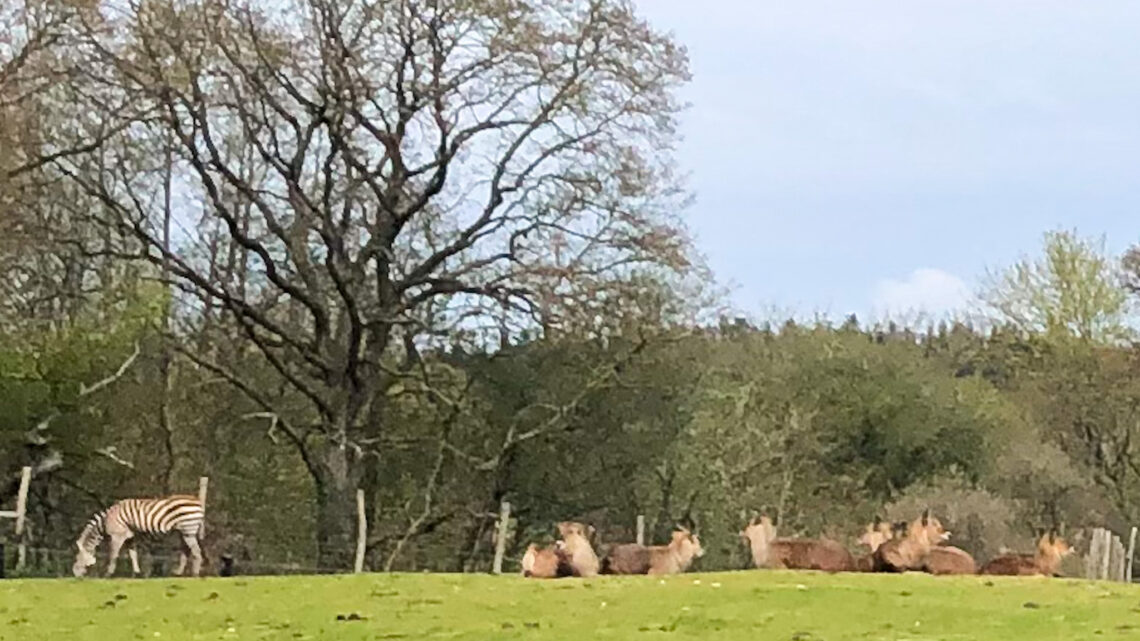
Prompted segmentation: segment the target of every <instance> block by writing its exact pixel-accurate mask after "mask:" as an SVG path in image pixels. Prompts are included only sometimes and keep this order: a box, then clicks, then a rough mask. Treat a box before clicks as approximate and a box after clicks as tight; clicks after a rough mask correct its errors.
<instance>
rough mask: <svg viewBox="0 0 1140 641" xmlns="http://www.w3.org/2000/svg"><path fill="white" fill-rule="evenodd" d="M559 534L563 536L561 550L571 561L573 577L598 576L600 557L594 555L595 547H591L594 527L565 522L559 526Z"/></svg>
mask: <svg viewBox="0 0 1140 641" xmlns="http://www.w3.org/2000/svg"><path fill="white" fill-rule="evenodd" d="M558 533H559V534H561V535H562V546H561V548H562V550H563V552H564V553H565V555H566V558H567V559H568V561H569V564H570V570H571V572H572V573H573V575H574V576H580V577H592V576H597V575H598V555H597V554H594V547H593V546H592V545H590V537H591V536H593V534H594V526H592V525H583V524H581V523H574V522H573V521H563V522H561V523H559V524H558Z"/></svg>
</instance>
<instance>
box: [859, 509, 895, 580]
mask: <svg viewBox="0 0 1140 641" xmlns="http://www.w3.org/2000/svg"><path fill="white" fill-rule="evenodd" d="M893 536H894V532H892V531H891V524H890V523H888V522H885V521H882V520H881V519H879V517H877V516H876V517H875V520H874V521H873V522H871V523H869V524H868V525H867V528H866V529H865V530H863V534H861V535H860V536H859V538H858V540H857V541H856V543H858V544H859V545H865V546H867V554H863V555H860V556H858V557H856V559H855V570H856V571H857V572H871V571H873V570H874V569H875V559H874V555H875V550H878V549H879V546H880V545H882V544H884V543H886V542H887V541H889V540H891V538H892V537H893Z"/></svg>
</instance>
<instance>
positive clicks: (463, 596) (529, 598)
mask: <svg viewBox="0 0 1140 641" xmlns="http://www.w3.org/2000/svg"><path fill="white" fill-rule="evenodd" d="M42 639H51V640H53V641H55V640H57V639H68V640H69V641H74V640H84V639H91V640H93V641H95V640H98V641H103V640H109V639H114V640H116V641H118V640H129V639H148V640H155V639H159V640H162V641H175V640H182V639H223V640H224V639H284V640H289V641H295V640H303V639H349V640H356V639H359V640H364V639H368V640H370V641H371V640H378V639H472V640H476V639H478V640H487V639H528V640H547V639H548V640H555V639H557V640H567V639H576V640H579V641H585V640H591V639H637V640H652V639H741V640H743V639H747V640H749V641H761V640H763V641H817V640H825V641H841V640H844V639H900V640H901V639H908V640H913V641H918V640H923V639H930V640H942V641H951V640H956V639H1000V640H1002V641H1018V640H1022V639H1024V640H1025V641H1031V640H1032V641H1039V640H1047V639H1140V589H1136V588H1133V587H1130V586H1125V585H1122V584H1108V583H1090V582H1086V581H1070V580H1058V579H1032V578H1030V579H1007V578H993V579H990V578H986V577H962V578H935V577H931V576H926V575H919V574H914V575H906V576H889V575H856V574H850V575H835V576H828V575H820V574H814V573H784V572H732V573H720V574H687V575H682V576H673V577H668V578H666V579H664V580H658V579H656V578H651V577H622V578H613V577H603V578H599V579H595V580H586V581H580V580H562V581H529V580H524V579H522V578H519V577H513V576H512V577H498V578H496V577H489V576H462V575H438V574H437V575H426V574H423V575H408V574H405V575H363V576H329V577H264V578H236V579H197V580H195V579H187V580H170V579H150V580H143V581H132V580H116V581H106V580H97V579H89V580H84V581H75V580H25V581H0V640H2V641H39V640H42Z"/></svg>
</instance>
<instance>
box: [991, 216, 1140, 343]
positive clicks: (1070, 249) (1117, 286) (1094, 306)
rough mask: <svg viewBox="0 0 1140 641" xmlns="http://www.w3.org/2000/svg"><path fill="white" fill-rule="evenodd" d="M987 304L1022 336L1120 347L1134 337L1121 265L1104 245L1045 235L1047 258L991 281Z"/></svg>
mask: <svg viewBox="0 0 1140 641" xmlns="http://www.w3.org/2000/svg"><path fill="white" fill-rule="evenodd" d="M982 298H983V301H984V302H985V303H987V304H988V305H989V307H990V308H991V310H992V311H993V312H994V313H995V314H996V316H997V318H998V319H999V320H1000V321H1002V322H1007V323H1011V324H1012V325H1013V326H1014V327H1017V328H1018V329H1019V330H1021V331H1022V332H1026V333H1043V334H1046V335H1048V336H1073V337H1077V338H1081V339H1084V340H1091V341H1097V342H1116V341H1120V340H1124V339H1126V338H1128V337H1129V336H1131V328H1130V327H1129V325H1128V311H1129V309H1128V304H1127V303H1128V301H1127V295H1126V292H1125V290H1124V289H1123V288H1122V272H1121V267H1120V263H1119V261H1117V259H1115V258H1114V257H1112V256H1109V255H1108V254H1107V253H1106V251H1105V248H1104V241H1103V240H1101V241H1092V240H1087V239H1083V238H1080V237H1079V236H1077V234H1076V232H1068V231H1060V232H1050V233H1048V234H1046V235H1045V244H1044V250H1043V254H1042V256H1040V257H1038V258H1035V259H1029V258H1026V259H1023V260H1021V261H1019V262H1018V263H1016V264H1014V265H1013V266H1011V267H1009V268H1007V269H1005V270H1004V271H1002V272H999V273H997V274H994V275H991V277H990V282H989V284H988V286H987V288H986V290H985V291H984V292H983V295H982Z"/></svg>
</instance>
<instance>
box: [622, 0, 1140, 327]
mask: <svg viewBox="0 0 1140 641" xmlns="http://www.w3.org/2000/svg"><path fill="white" fill-rule="evenodd" d="M638 6H639V9H640V11H641V13H642V15H644V16H646V17H647V18H649V20H650V21H651V22H652V23H653V24H654V25H656V26H657V27H658V28H661V29H665V30H668V31H672V32H673V33H674V34H675V35H676V36H677V38H678V39H679V40H680V41H681V42H682V43H684V44H685V45H686V46H687V48H688V50H689V55H690V57H691V61H692V70H693V74H694V81H693V83H692V84H691V85H690V86H688V87H687V88H686V89H685V91H684V97H685V98H686V99H687V100H688V101H689V102H691V103H692V107H691V109H690V110H689V111H688V112H687V113H686V114H685V118H684V135H685V142H684V144H683V145H682V147H681V149H680V160H681V164H682V166H683V167H684V169H686V170H687V171H688V172H690V175H691V184H690V186H691V187H692V188H693V189H694V190H695V192H696V196H697V202H696V204H695V205H694V207H693V208H692V209H691V210H690V211H689V212H688V221H689V224H690V226H691V228H692V230H693V231H694V232H695V234H696V236H697V240H698V243H699V247H700V249H701V251H702V252H703V253H704V254H705V255H706V256H707V257H708V259H709V262H710V263H711V265H712V267H713V269H714V270H715V271H716V273H717V275H718V277H719V278H720V279H721V280H722V281H724V282H726V283H728V284H730V285H732V286H733V287H734V289H733V301H734V302H735V303H736V304H737V305H738V306H740V307H741V308H743V309H746V310H751V311H754V312H763V311H764V310H766V309H769V308H771V307H777V308H780V309H785V310H795V311H797V312H799V313H805V314H806V313H812V312H824V313H828V314H830V315H832V316H836V317H838V316H840V315H842V314H846V313H849V312H852V311H854V312H857V313H859V314H860V315H861V316H864V317H865V316H868V315H871V314H879V313H881V312H883V311H885V310H888V309H894V310H899V311H907V310H910V309H914V308H924V309H926V310H927V311H929V312H932V313H938V312H941V311H943V310H945V309H947V308H954V307H957V306H959V305H960V304H961V303H962V300H963V298H964V296H965V295H966V293H968V292H969V291H972V290H973V289H975V287H976V285H977V283H978V282H979V280H980V278H981V277H982V276H983V275H984V273H985V270H986V268H987V267H991V268H993V267H1001V266H1003V265H1006V264H1009V263H1011V262H1012V261H1014V260H1016V259H1017V258H1018V257H1020V256H1022V255H1024V254H1026V253H1031V252H1034V251H1035V250H1036V249H1037V248H1038V247H1039V246H1040V241H1041V237H1042V234H1043V233H1044V232H1045V231H1047V230H1049V229H1056V228H1059V227H1065V228H1073V227H1075V228H1077V229H1078V230H1079V231H1080V232H1081V233H1083V234H1086V235H1094V236H1099V235H1102V234H1103V235H1105V236H1106V237H1107V240H1108V245H1109V247H1110V249H1113V250H1121V249H1123V248H1125V247H1127V246H1128V245H1129V244H1131V243H1133V242H1136V241H1140V216H1137V213H1138V212H1140V162H1138V161H1140V40H1137V34H1138V33H1140V2H1136V1H1124V0H1120V1H1114V0H1094V1H1090V2H1074V1H1073V0H1065V1H1061V0H1032V1H1029V0H1024V1H1023V0H921V1H920V0H906V1H904V0H896V1H886V0H783V1H779V2H776V1H771V0H763V1H761V0H705V1H704V2H693V1H692V0H639V1H638Z"/></svg>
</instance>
